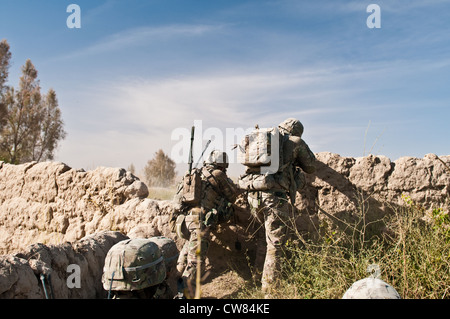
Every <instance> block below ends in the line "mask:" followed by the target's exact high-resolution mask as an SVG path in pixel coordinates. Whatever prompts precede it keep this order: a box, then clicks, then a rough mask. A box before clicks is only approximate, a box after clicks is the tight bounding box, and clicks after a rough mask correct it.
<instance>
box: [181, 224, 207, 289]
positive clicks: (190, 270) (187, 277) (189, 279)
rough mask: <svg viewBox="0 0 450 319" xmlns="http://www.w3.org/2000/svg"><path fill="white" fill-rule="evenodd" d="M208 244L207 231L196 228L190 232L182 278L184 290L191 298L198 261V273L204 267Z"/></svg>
mask: <svg viewBox="0 0 450 319" xmlns="http://www.w3.org/2000/svg"><path fill="white" fill-rule="evenodd" d="M199 235H200V236H199ZM209 243H210V235H209V231H208V230H200V229H199V228H197V229H194V230H192V231H191V236H190V238H189V242H188V246H187V263H186V268H185V270H184V272H183V274H182V278H183V281H184V284H185V288H187V289H188V293H189V294H190V296H192V297H193V296H194V294H195V287H196V276H197V271H198V261H199V259H200V268H201V270H200V271H201V272H202V271H203V269H204V266H205V259H206V254H207V252H208V248H209ZM199 257H200V258H199Z"/></svg>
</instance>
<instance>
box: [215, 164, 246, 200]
mask: <svg viewBox="0 0 450 319" xmlns="http://www.w3.org/2000/svg"><path fill="white" fill-rule="evenodd" d="M213 176H214V178H215V180H216V181H217V183H218V188H219V189H220V191H221V193H222V194H223V195H224V196H225V197H226V199H227V200H228V201H230V202H232V203H233V202H234V201H235V200H236V197H237V196H238V195H239V194H240V191H239V188H238V187H237V185H236V184H234V183H233V181H232V180H231V179H230V178H228V176H227V174H225V173H224V172H222V171H220V170H215V171H214V172H213Z"/></svg>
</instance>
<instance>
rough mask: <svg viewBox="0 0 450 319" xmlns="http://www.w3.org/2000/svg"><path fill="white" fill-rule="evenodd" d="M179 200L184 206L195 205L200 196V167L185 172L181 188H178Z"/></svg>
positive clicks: (198, 201)
mask: <svg viewBox="0 0 450 319" xmlns="http://www.w3.org/2000/svg"><path fill="white" fill-rule="evenodd" d="M178 192H179V194H177V195H178V197H179V201H180V202H181V203H183V204H184V205H186V206H190V207H193V206H197V205H198V204H199V203H200V200H201V197H202V178H201V169H197V168H194V169H192V170H191V172H190V173H189V172H187V173H186V174H185V175H184V177H183V180H182V185H181V188H180V189H179V190H178Z"/></svg>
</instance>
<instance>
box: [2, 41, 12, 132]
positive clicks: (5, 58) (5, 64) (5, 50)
mask: <svg viewBox="0 0 450 319" xmlns="http://www.w3.org/2000/svg"><path fill="white" fill-rule="evenodd" d="M10 60H11V52H10V51H9V44H8V42H7V41H6V40H2V41H1V42H0V131H1V128H2V124H3V120H4V118H5V115H6V105H5V103H4V97H3V96H4V93H5V89H6V87H5V83H6V80H7V79H8V69H9V61H10Z"/></svg>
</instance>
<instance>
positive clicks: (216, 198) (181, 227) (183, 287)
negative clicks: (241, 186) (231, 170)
mask: <svg viewBox="0 0 450 319" xmlns="http://www.w3.org/2000/svg"><path fill="white" fill-rule="evenodd" d="M227 168H228V157H227V154H226V153H225V152H221V151H217V150H214V151H212V152H211V153H210V155H209V157H208V158H207V159H206V161H205V162H204V163H203V167H202V168H201V169H198V170H196V171H193V172H189V173H188V174H186V176H185V177H184V179H183V181H182V182H181V183H180V185H179V187H178V190H177V194H176V195H175V198H174V200H175V202H177V203H178V204H179V209H178V211H177V212H175V214H174V216H173V218H172V222H173V224H174V228H175V230H176V232H177V234H178V236H180V237H182V238H185V239H187V241H186V243H185V244H184V247H183V249H182V251H181V253H180V257H179V258H178V264H177V270H178V271H179V272H180V273H181V278H180V281H179V284H180V287H179V290H180V291H183V294H184V297H194V295H195V292H196V290H195V287H196V276H197V266H198V259H197V256H199V257H200V263H201V266H202V267H203V266H204V264H205V258H206V254H207V252H208V248H209V243H210V231H211V228H212V227H214V226H216V225H218V224H220V223H223V222H226V221H228V220H229V219H230V217H231V216H232V215H233V213H234V208H233V205H232V204H233V203H234V201H235V200H236V197H237V195H238V194H239V191H238V188H237V186H236V185H235V184H234V183H233V182H232V181H231V179H230V178H228V176H227V174H226V170H227ZM195 174H197V175H198V178H196V177H195V176H193V175H195ZM196 179H197V180H196ZM186 180H188V183H191V184H189V185H188V186H186V185H187V184H186ZM194 184H197V185H194ZM195 188H196V189H197V190H196V189H195ZM189 192H194V193H198V194H197V195H195V196H192V195H191V194H189ZM193 197H198V199H197V200H191V199H192V198H193ZM188 199H189V200H188ZM175 218H176V221H175ZM179 297H183V296H182V295H181V292H180V293H179Z"/></svg>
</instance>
